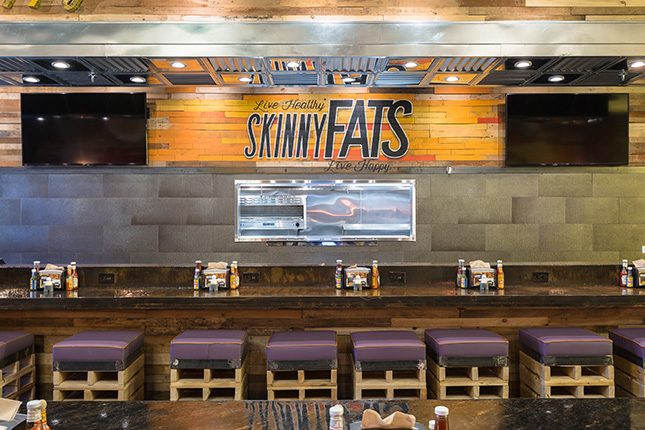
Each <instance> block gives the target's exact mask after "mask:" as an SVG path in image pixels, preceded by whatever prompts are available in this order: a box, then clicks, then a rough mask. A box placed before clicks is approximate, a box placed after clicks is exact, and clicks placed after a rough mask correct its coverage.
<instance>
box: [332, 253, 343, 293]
mask: <svg viewBox="0 0 645 430" xmlns="http://www.w3.org/2000/svg"><path fill="white" fill-rule="evenodd" d="M334 279H335V281H336V289H337V290H340V289H342V288H343V260H336V275H335V278H334Z"/></svg>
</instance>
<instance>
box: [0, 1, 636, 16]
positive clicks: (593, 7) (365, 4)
mask: <svg viewBox="0 0 645 430" xmlns="http://www.w3.org/2000/svg"><path fill="white" fill-rule="evenodd" d="M27 5H28V0H17V1H16V4H15V5H14V7H13V8H12V9H10V10H2V11H0V15H1V16H2V20H12V21H33V20H61V21H64V20H74V21H124V20H126V21H155V20H157V21H158V20H162V21H163V20H174V21H179V20H186V21H195V20H201V21H203V20H218V19H235V20H283V21H296V20H297V21H311V20H335V21H338V20H351V21H358V20H364V21H400V20H445V21H459V20H468V21H484V20H489V21H490V20H585V19H586V20H599V19H611V20H616V19H626V20H629V19H638V16H640V15H642V14H643V13H644V10H643V6H645V3H644V2H643V0H308V1H303V0H281V1H279V2H266V1H263V0H236V1H230V0H183V1H178V0H85V2H84V3H83V6H82V7H81V8H80V9H79V10H78V11H77V12H74V13H67V12H65V11H64V10H63V8H62V6H61V2H60V0H42V2H41V7H40V8H39V9H38V10H34V9H30V8H29V7H28V6H27Z"/></svg>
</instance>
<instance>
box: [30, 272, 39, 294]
mask: <svg viewBox="0 0 645 430" xmlns="http://www.w3.org/2000/svg"><path fill="white" fill-rule="evenodd" d="M38 284H39V280H38V271H37V270H36V269H31V278H30V279H29V290H31V291H38V286H39V285H38Z"/></svg>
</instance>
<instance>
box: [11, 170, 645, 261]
mask: <svg viewBox="0 0 645 430" xmlns="http://www.w3.org/2000/svg"><path fill="white" fill-rule="evenodd" d="M300 177H303V176H302V175H287V176H285V175H280V176H277V175H274V176H270V175H242V174H237V175H231V174H217V173H208V172H204V171H202V170H198V169H193V170H190V169H181V170H179V169H177V170H173V169H166V170H164V169H126V168H117V169H113V170H107V169H58V170H39V169H2V170H0V258H3V259H4V260H5V261H6V262H7V263H8V264H28V263H30V262H32V261H33V260H35V259H38V260H41V261H42V262H58V263H66V262H69V261H71V260H75V261H77V262H79V264H173V265H189V264H192V262H193V261H194V260H196V259H202V260H206V261H213V260H227V261H231V260H234V259H236V260H238V261H240V262H241V264H256V263H264V264H321V263H327V264H333V263H334V260H336V258H343V259H344V260H345V261H346V262H358V263H363V264H366V263H369V262H370V261H371V260H372V259H374V258H376V259H379V260H380V261H381V262H383V263H385V264H396V263H450V264H452V263H454V261H455V260H456V259H457V258H458V257H463V258H466V259H474V258H482V259H486V260H496V259H498V258H501V259H503V260H505V261H506V262H509V263H514V262H516V263H520V262H523V263H527V262H559V263H562V262H586V263H617V262H619V261H620V259H622V258H628V259H630V260H631V259H636V258H643V257H645V256H644V255H643V254H642V253H641V246H642V245H645V169H640V168H618V169H614V168H611V169H580V170H576V169H568V170H564V171H561V170H555V171H553V170H536V171H528V172H527V171H521V172H513V171H502V170H501V169H494V170H490V171H486V170H482V171H479V172H467V173H463V174H460V173H459V172H458V173H456V174H453V175H450V176H448V175H446V174H444V173H438V172H437V173H417V174H407V175H396V176H388V178H414V179H416V180H417V241H416V242H413V243H406V242H402V243H398V242H387V243H380V244H379V245H377V246H364V247H343V248H319V247H297V248H295V247H276V246H271V247H269V246H267V245H266V244H260V243H251V244H247V243H235V242H234V239H233V222H234V187H233V182H234V180H235V179H238V178H245V179H250V178H280V179H285V178H300ZM345 177H346V176H345ZM362 177H364V176H362Z"/></svg>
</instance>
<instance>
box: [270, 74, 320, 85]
mask: <svg viewBox="0 0 645 430" xmlns="http://www.w3.org/2000/svg"><path fill="white" fill-rule="evenodd" d="M271 77H272V78H273V85H290V86H291V85H302V86H310V85H318V75H317V74H316V73H274V74H273V75H271Z"/></svg>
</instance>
